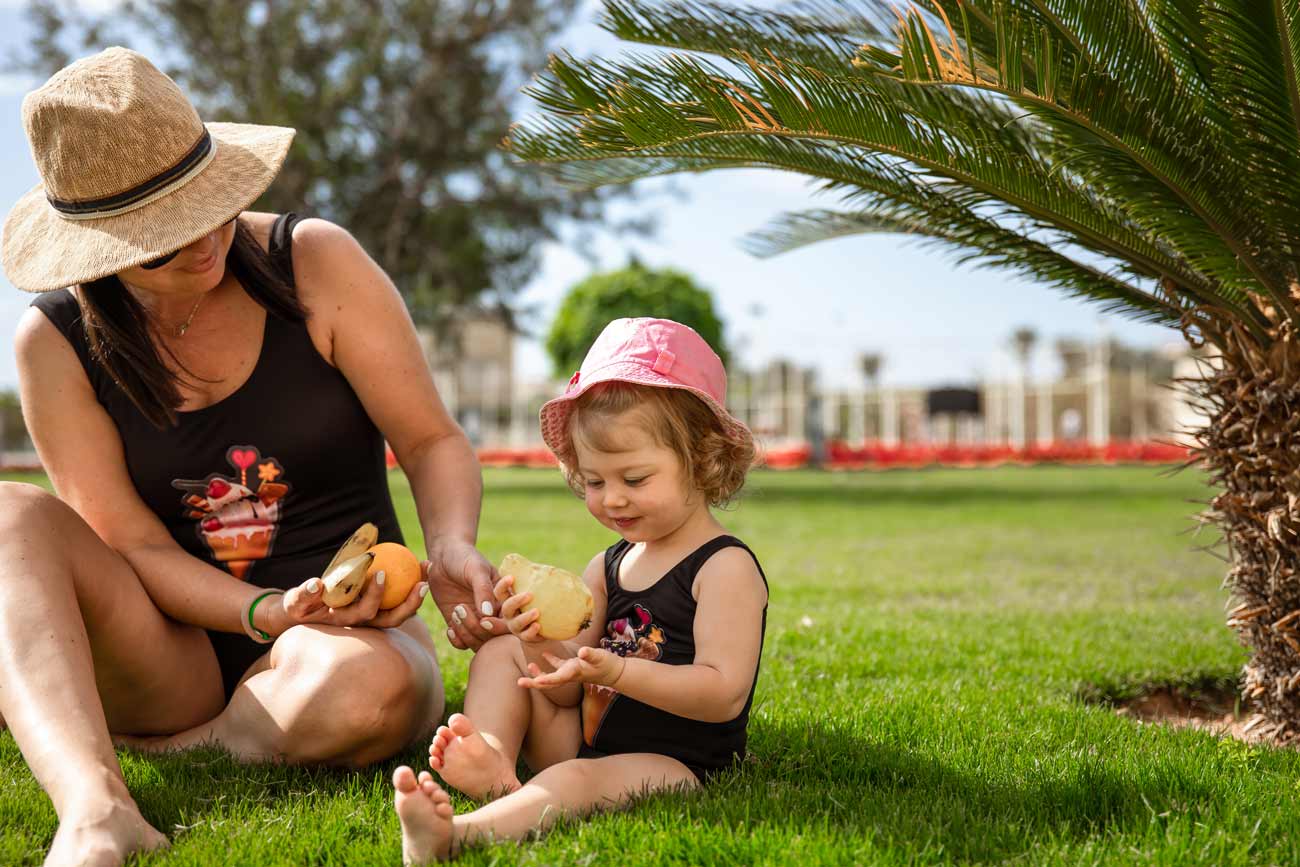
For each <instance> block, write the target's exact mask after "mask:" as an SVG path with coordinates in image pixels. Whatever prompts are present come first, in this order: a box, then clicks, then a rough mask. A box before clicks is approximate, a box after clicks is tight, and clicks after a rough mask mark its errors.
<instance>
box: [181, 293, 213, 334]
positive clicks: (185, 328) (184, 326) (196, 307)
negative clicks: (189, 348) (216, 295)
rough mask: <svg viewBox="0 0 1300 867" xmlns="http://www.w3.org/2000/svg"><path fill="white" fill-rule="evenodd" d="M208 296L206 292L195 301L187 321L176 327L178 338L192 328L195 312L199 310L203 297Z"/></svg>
mask: <svg viewBox="0 0 1300 867" xmlns="http://www.w3.org/2000/svg"><path fill="white" fill-rule="evenodd" d="M207 297H208V293H206V292H204V293H203V294H202V295H200V296H199V300H198V301H195V302H194V306H193V307H191V308H190V315H189V316H187V317H186V319H185V322H184V323H183V324H182V325H180V326H179V327H178V328H177V329H176V336H177V337H178V338H180V337H184V336H185V332H186V331H189V330H190V323H191V322H193V321H194V314H195V313H198V312H199V305H200V304H202V303H203V299H204V298H207Z"/></svg>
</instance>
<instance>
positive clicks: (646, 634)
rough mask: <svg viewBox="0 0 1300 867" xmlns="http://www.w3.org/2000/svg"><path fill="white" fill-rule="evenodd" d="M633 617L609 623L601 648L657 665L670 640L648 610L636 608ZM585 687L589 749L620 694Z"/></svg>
mask: <svg viewBox="0 0 1300 867" xmlns="http://www.w3.org/2000/svg"><path fill="white" fill-rule="evenodd" d="M633 615H634V616H633V617H620V618H618V619H617V620H611V621H609V623H608V624H606V626H605V633H606V634H605V637H604V638H602V639H600V646H601V647H602V648H603V649H605V650H608V651H609V652H610V653H617V654H618V655H619V656H631V657H633V658H636V659H649V660H651V661H652V662H654V661H658V659H659V658H660V657H661V656H663V655H664V648H663V645H664V642H665V641H667V636H666V635H664V631H663V630H662V629H660V628H659V627H658V626H656V625H655V624H654V615H652V614H651V613H650V612H649V611H648V610H646V609H645V608H642V607H641V606H640V605H638V606H636V608H635V610H634V611H633ZM583 686H584V691H583V695H582V739H583V740H584V741H586V742H587V746H589V747H590V746H594V745H595V741H596V734H597V732H599V731H600V724H601V723H602V722H604V720H605V714H606V713H608V711H609V705H610V703H611V702H612V701H613V700H614V697H615V696H617V695H618V691H617V690H615V689H613V688H611V687H608V686H601V685H599V684H594V683H588V684H584V685H583Z"/></svg>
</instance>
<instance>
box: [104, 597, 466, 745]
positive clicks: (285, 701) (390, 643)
mask: <svg viewBox="0 0 1300 867" xmlns="http://www.w3.org/2000/svg"><path fill="white" fill-rule="evenodd" d="M443 708H444V698H443V689H442V678H441V675H440V674H439V672H438V661H437V658H436V656H435V655H434V645H433V640H432V639H431V638H430V637H429V631H428V629H427V627H425V625H424V623H423V622H422V621H420V620H419V619H418V618H414V617H413V618H411V619H410V620H408V621H407V622H406V623H404V624H403V625H402V626H401V627H399V628H396V629H369V628H364V627H362V628H354V629H348V628H343V627H338V626H295V627H293V628H291V629H290V630H288V631H287V632H285V633H284V634H283V635H281V636H280V637H279V638H277V639H276V641H275V644H274V645H272V647H271V651H270V652H269V653H267V654H266V655H265V656H263V657H262V658H261V659H260V660H258V661H257V662H256V663H254V664H253V665H252V666H251V667H250V668H249V670H248V672H247V673H246V674H245V675H244V677H243V678H242V679H241V681H240V683H239V686H238V687H236V689H235V692H234V694H233V695H232V696H231V698H230V703H229V704H228V705H227V706H226V708H225V710H223V711H221V713H220V714H219V715H217V716H216V717H215V718H214V719H211V720H207V721H205V722H204V723H202V724H200V725H197V726H193V727H191V728H189V729H187V730H185V731H182V732H180V733H178V734H175V735H169V736H165V737H159V738H149V739H132V740H130V741H129V742H128V743H129V744H130V745H131V746H133V747H135V748H137V749H142V750H152V751H164V750H176V749H186V748H188V747H194V746H199V745H203V744H211V745H215V746H220V747H223V748H225V749H226V750H228V751H230V752H231V753H232V754H233V755H234V756H235V757H236V758H240V759H246V760H249V761H283V762H289V763H292V764H335V765H347V766H355V767H360V766H363V765H368V764H371V763H373V762H377V761H381V760H383V759H386V758H389V757H391V756H392V755H393V754H395V753H397V752H398V751H399V750H401V749H403V748H405V747H406V746H408V745H409V744H411V743H412V742H413V741H414V740H416V739H417V738H419V739H423V738H427V737H428V736H429V735H430V734H431V733H432V731H433V728H434V726H435V725H437V723H438V720H440V719H441V718H442V712H443Z"/></svg>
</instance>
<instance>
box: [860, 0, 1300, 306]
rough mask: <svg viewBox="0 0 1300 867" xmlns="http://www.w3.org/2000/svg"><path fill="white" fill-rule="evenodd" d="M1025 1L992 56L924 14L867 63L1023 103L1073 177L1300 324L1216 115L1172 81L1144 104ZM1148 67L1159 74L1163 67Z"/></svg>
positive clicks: (1000, 15) (1153, 90) (1010, 8)
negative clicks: (1025, 15)
mask: <svg viewBox="0 0 1300 867" xmlns="http://www.w3.org/2000/svg"><path fill="white" fill-rule="evenodd" d="M1024 2H1027V0H1020V3H1019V4H1018V3H1017V2H1016V0H1011V2H1008V3H1007V4H1005V5H1002V4H997V5H995V7H994V8H993V9H992V10H991V12H990V13H989V16H988V18H989V22H990V24H991V26H993V27H994V28H995V29H996V31H997V36H998V38H997V50H996V53H995V54H994V55H993V56H990V57H981V56H979V55H978V54H971V53H970V52H968V51H965V50H963V49H962V45H961V43H960V40H959V39H958V37H957V36H956V34H955V33H951V34H950V35H949V38H948V41H947V42H943V41H941V40H940V39H939V38H937V37H936V36H935V35H934V32H933V31H932V29H931V27H930V25H929V24H928V23H927V21H926V20H925V19H924V17H923V16H922V15H920V14H919V12H917V11H916V10H915V9H914V10H913V11H912V12H911V13H909V14H908V15H906V16H905V17H904V18H903V21H902V22H901V24H900V32H899V41H898V49H897V53H894V52H891V51H888V50H886V49H882V48H880V47H877V46H867V47H865V48H864V50H863V59H862V61H861V62H862V63H864V64H874V65H875V66H876V68H877V69H878V70H879V71H880V72H881V74H892V75H894V76H895V77H897V78H898V79H899V80H902V81H906V82H909V83H912V84H917V85H936V84H949V85H951V84H957V85H964V86H969V87H976V88H981V89H984V90H987V91H989V92H991V93H996V94H999V95H1001V96H1003V97H1005V98H1007V99H1010V100H1013V101H1014V102H1016V103H1017V104H1018V105H1021V106H1023V107H1024V108H1025V110H1026V111H1028V112H1031V113H1033V115H1034V116H1035V117H1036V118H1037V119H1038V120H1040V121H1041V122H1042V123H1043V124H1044V125H1046V126H1047V127H1050V128H1051V129H1052V131H1053V133H1055V134H1056V137H1057V139H1058V145H1059V146H1065V145H1069V149H1068V153H1067V154H1066V156H1065V157H1064V158H1065V159H1066V160H1068V162H1069V164H1070V165H1071V168H1072V169H1073V170H1074V171H1076V172H1079V173H1080V174H1084V175H1085V176H1086V177H1087V181H1088V182H1089V183H1091V184H1092V185H1094V186H1096V187H1097V188H1100V189H1116V190H1123V195H1122V196H1117V198H1122V200H1123V201H1125V202H1126V203H1127V204H1128V206H1129V211H1130V214H1131V216H1132V217H1133V219H1134V220H1135V221H1137V222H1139V223H1140V224H1142V225H1144V226H1146V227H1147V228H1148V229H1149V230H1150V231H1152V232H1154V233H1157V234H1159V235H1161V236H1164V237H1168V238H1171V239H1177V241H1175V243H1177V242H1178V241H1185V242H1186V243H1184V244H1182V246H1181V247H1180V249H1181V250H1182V252H1183V255H1185V256H1186V257H1187V258H1188V259H1189V261H1192V262H1193V263H1195V264H1196V266H1197V268H1198V269H1199V270H1202V271H1204V272H1206V273H1208V274H1212V275H1214V276H1215V278H1216V279H1218V280H1220V281H1222V282H1225V283H1227V284H1229V285H1232V286H1234V287H1236V288H1238V289H1241V290H1242V291H1254V292H1257V293H1260V294H1263V295H1268V296H1270V297H1271V298H1272V299H1273V301H1274V302H1275V303H1276V304H1278V305H1280V306H1281V307H1282V308H1283V309H1284V310H1286V311H1287V312H1288V313H1289V314H1291V315H1292V316H1294V315H1295V311H1294V307H1293V304H1292V301H1291V298H1290V296H1289V293H1288V290H1287V286H1286V282H1287V281H1286V280H1285V278H1284V276H1283V275H1281V274H1279V273H1277V271H1276V270H1274V269H1271V268H1270V267H1269V265H1270V264H1272V263H1271V261H1270V259H1269V257H1268V255H1267V254H1266V253H1265V252H1264V251H1263V250H1262V249H1261V248H1260V247H1259V246H1256V245H1253V244H1252V243H1251V239H1252V237H1253V236H1254V235H1255V233H1256V232H1257V231H1258V226H1259V224H1260V222H1261V219H1260V217H1259V212H1260V211H1261V210H1262V206H1261V205H1260V204H1259V203H1258V202H1252V201H1251V200H1250V199H1249V197H1244V198H1243V195H1242V194H1241V193H1240V192H1236V193H1235V194H1230V193H1229V191H1241V190H1244V189H1246V188H1247V176H1246V175H1245V174H1244V172H1243V171H1242V169H1241V166H1240V157H1239V155H1238V154H1237V153H1236V152H1234V151H1232V150H1231V149H1230V148H1228V147H1227V146H1226V145H1225V143H1224V141H1223V139H1224V136H1223V134H1222V132H1221V131H1220V130H1219V128H1218V127H1217V126H1216V125H1215V124H1213V123H1212V122H1211V121H1210V119H1209V117H1208V115H1207V114H1206V113H1205V112H1201V111H1197V110H1196V106H1195V105H1194V104H1192V105H1190V107H1189V105H1187V104H1184V102H1183V101H1182V98H1183V94H1182V92H1181V91H1180V89H1179V88H1177V87H1176V86H1175V85H1173V84H1171V83H1169V82H1160V83H1156V84H1152V85H1151V86H1150V87H1149V88H1148V91H1149V93H1148V94H1146V95H1144V96H1143V97H1142V98H1140V99H1132V98H1126V97H1125V93H1124V91H1123V90H1122V89H1121V88H1120V87H1119V86H1118V85H1119V83H1118V82H1117V81H1116V80H1115V79H1114V78H1112V76H1111V73H1110V72H1109V71H1107V70H1105V69H1102V68H1099V67H1096V66H1094V65H1093V64H1092V61H1091V60H1089V59H1088V58H1086V57H1084V56H1082V55H1079V54H1077V52H1075V53H1072V51H1073V50H1072V48H1071V46H1072V45H1073V44H1075V43H1076V42H1079V41H1080V38H1079V37H1078V36H1077V35H1075V37H1074V38H1073V39H1066V38H1063V37H1061V36H1060V35H1058V34H1054V33H1052V32H1049V31H1047V30H1039V31H1036V32H1030V31H1029V30H1027V29H1026V28H1025V27H1023V26H1022V20H1021V19H1020V17H1019V13H1020V12H1021V11H1023V10H1022V9H1021V8H1020V4H1023V3H1024ZM1122 5H1124V4H1123V3H1120V2H1118V0H1117V2H1116V6H1122ZM1101 17H1102V18H1103V19H1104V18H1106V16H1105V15H1103V16H1101ZM968 20H969V19H968ZM1070 20H1074V17H1071V18H1070ZM1094 25H1095V23H1094ZM1090 32H1091V31H1090ZM1148 36H1149V34H1148ZM1136 42H1137V43H1138V44H1142V45H1145V44H1146V43H1145V41H1144V40H1141V39H1139V40H1136ZM1134 50H1135V53H1137V54H1139V55H1141V52H1139V51H1137V50H1136V49H1134ZM1025 63H1028V65H1030V66H1031V67H1033V68H1034V69H1035V70H1036V78H1037V81H1038V82H1039V87H1040V88H1041V90H1042V91H1043V92H1041V93H1040V92H1037V91H1034V90H1031V89H1030V88H1029V87H1028V86H1027V83H1026V80H1025V78H1024V77H1023V76H1021V75H1020V69H1021V68H1022V66H1023V65H1025ZM1147 65H1148V66H1150V67H1151V68H1157V67H1159V66H1160V61H1159V59H1158V58H1156V59H1152V60H1149V62H1148V64H1147Z"/></svg>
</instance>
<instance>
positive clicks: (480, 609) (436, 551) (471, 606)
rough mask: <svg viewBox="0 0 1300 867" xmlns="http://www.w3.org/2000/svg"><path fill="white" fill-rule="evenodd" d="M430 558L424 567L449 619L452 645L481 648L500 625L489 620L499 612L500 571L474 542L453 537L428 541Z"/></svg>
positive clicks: (448, 631) (464, 647)
mask: <svg viewBox="0 0 1300 867" xmlns="http://www.w3.org/2000/svg"><path fill="white" fill-rule="evenodd" d="M428 550H429V559H428V560H427V561H425V562H424V563H423V564H422V566H423V568H424V574H425V575H426V576H427V577H428V581H429V590H430V592H432V593H433V601H434V602H436V603H437V605H438V610H439V611H441V612H442V617H443V619H444V620H446V621H447V626H448V627H449V628H448V630H447V638H448V639H450V640H451V645H452V647H456V648H459V649H461V650H466V649H468V650H478V649H479V648H480V647H482V646H483V642H485V641H487V640H488V639H489V638H492V637H493V636H495V635H500V634H502V630H501V628H500V626H499V625H498V624H497V623H496V622H495V621H493V620H491V619H488V618H490V617H493V616H495V615H496V613H497V606H496V600H495V597H493V595H492V585H493V584H494V583H496V580H497V570H496V567H494V566H493V565H492V564H491V563H489V562H488V561H487V558H486V557H484V556H483V555H482V554H480V553H479V551H478V549H477V548H475V547H474V546H473V545H471V544H470V543H468V542H466V541H464V540H461V539H456V538H452V537H449V536H437V537H435V538H433V539H431V540H429V542H428Z"/></svg>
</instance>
